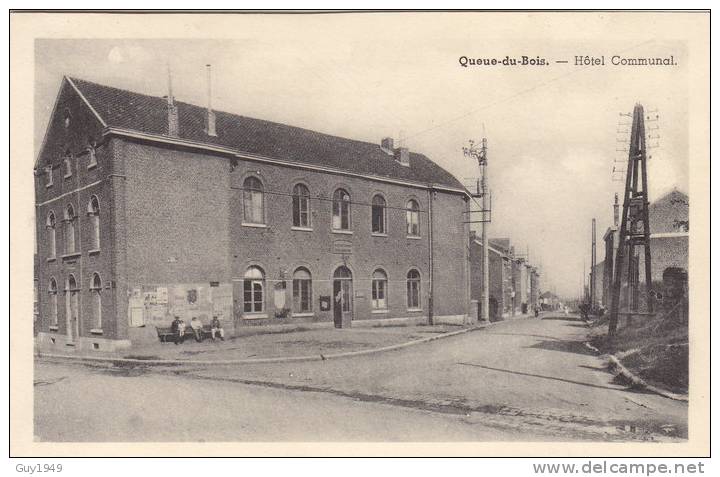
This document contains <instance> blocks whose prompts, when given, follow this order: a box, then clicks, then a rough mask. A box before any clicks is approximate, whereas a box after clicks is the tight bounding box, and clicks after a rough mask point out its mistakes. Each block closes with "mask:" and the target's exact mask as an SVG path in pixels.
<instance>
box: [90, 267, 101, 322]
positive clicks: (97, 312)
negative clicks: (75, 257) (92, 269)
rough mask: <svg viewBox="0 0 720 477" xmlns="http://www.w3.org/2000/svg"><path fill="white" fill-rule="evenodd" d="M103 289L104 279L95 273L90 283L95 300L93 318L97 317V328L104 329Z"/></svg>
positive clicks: (93, 299) (93, 300)
mask: <svg viewBox="0 0 720 477" xmlns="http://www.w3.org/2000/svg"><path fill="white" fill-rule="evenodd" d="M101 291H102V281H101V280H100V275H98V274H97V273H93V276H92V282H91V285H90V294H91V295H92V302H93V318H94V319H95V328H96V329H98V330H102V297H101V296H100V293H101Z"/></svg>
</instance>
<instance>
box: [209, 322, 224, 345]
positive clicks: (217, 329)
mask: <svg viewBox="0 0 720 477" xmlns="http://www.w3.org/2000/svg"><path fill="white" fill-rule="evenodd" d="M215 333H217V334H219V335H220V339H221V340H222V341H225V330H223V327H222V324H221V323H220V320H218V317H217V316H213V317H212V321H211V322H210V337H211V338H212V340H213V341H215Z"/></svg>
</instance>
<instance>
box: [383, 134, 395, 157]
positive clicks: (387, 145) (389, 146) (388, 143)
mask: <svg viewBox="0 0 720 477" xmlns="http://www.w3.org/2000/svg"><path fill="white" fill-rule="evenodd" d="M380 147H381V148H382V149H383V150H384V151H385V152H386V153H388V154H390V155H393V154H394V151H395V141H394V140H393V138H391V137H384V138H382V141H380Z"/></svg>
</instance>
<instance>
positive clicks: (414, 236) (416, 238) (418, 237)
mask: <svg viewBox="0 0 720 477" xmlns="http://www.w3.org/2000/svg"><path fill="white" fill-rule="evenodd" d="M405 238H407V239H409V240H421V239H422V237H421V236H419V235H407V236H406V237H405Z"/></svg>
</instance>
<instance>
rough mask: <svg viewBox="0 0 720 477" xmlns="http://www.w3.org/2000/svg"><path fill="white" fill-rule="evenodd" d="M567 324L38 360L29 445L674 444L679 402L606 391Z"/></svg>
mask: <svg viewBox="0 0 720 477" xmlns="http://www.w3.org/2000/svg"><path fill="white" fill-rule="evenodd" d="M586 331H587V329H586V328H585V326H584V324H583V323H582V322H580V321H579V320H577V319H576V318H573V317H565V316H545V317H544V318H543V319H534V318H529V319H521V320H514V321H507V322H502V323H498V324H496V325H493V326H491V327H489V328H487V329H484V330H477V331H472V332H470V333H466V334H464V335H459V336H456V337H451V338H447V339H445V340H440V341H436V342H431V343H427V344H422V345H418V346H413V347H409V348H405V349H401V350H396V351H390V352H385V353H380V354H375V355H369V356H362V357H356V358H344V359H337V360H327V361H319V362H303V363H278V364H262V365H242V366H237V365H236V366H218V367H210V368H208V367H194V368H192V367H187V366H182V367H149V366H140V367H119V366H108V365H102V366H100V365H98V366H94V365H81V364H67V363H62V364H61V363H54V362H48V361H40V362H38V363H37V364H36V367H35V372H36V375H35V413H36V425H35V433H36V435H37V437H38V439H39V440H43V441H159V440H160V441H173V440H175V441H193V440H196V441H202V440H204V441H221V440H222V441H300V440H305V441H332V440H334V441H361V440H362V441H381V440H387V441H448V440H451V441H452V440H455V441H508V440H515V441H527V440H553V441H577V440H591V441H603V440H608V441H629V440H631V441H637V440H641V441H642V440H648V441H675V440H683V439H685V438H686V437H687V405H686V404H685V403H682V402H678V401H672V400H669V399H666V398H663V397H660V396H657V395H653V394H648V393H644V392H638V391H632V390H628V389H626V388H625V387H624V386H622V385H619V384H615V383H614V382H613V376H612V375H610V374H609V373H608V372H607V371H606V369H605V366H604V362H603V361H602V360H601V359H600V358H599V357H597V356H595V355H594V354H593V353H592V352H590V351H589V350H588V349H587V348H585V346H584V345H583V339H584V337H585V335H586Z"/></svg>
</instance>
